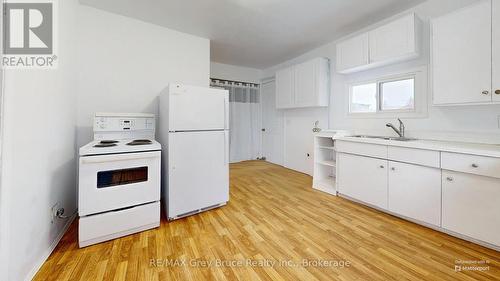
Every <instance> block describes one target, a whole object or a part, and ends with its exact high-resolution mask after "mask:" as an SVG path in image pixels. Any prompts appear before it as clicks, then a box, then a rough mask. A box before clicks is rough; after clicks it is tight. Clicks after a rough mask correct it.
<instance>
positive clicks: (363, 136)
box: [350, 135, 417, 141]
mask: <svg viewBox="0 0 500 281" xmlns="http://www.w3.org/2000/svg"><path fill="white" fill-rule="evenodd" d="M350 137H352V138H363V139H381V140H393V141H415V140H417V139H415V138H407V137H384V136H369V135H354V136H350Z"/></svg>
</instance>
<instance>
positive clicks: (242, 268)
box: [34, 161, 500, 281]
mask: <svg viewBox="0 0 500 281" xmlns="http://www.w3.org/2000/svg"><path fill="white" fill-rule="evenodd" d="M77 228H78V226H77V223H76V222H75V223H73V225H72V226H71V228H70V230H69V231H68V232H67V233H66V234H65V236H64V238H63V239H62V241H61V242H60V243H59V245H58V246H57V248H56V249H55V251H54V252H53V253H52V255H51V256H50V258H49V259H48V260H47V261H46V262H45V264H44V265H43V266H42V268H41V269H40V271H39V272H38V274H37V275H36V277H35V279H34V280H92V281H98V280H193V281H199V280H252V281H254V280H500V264H499V261H500V253H499V252H497V251H494V250H490V249H487V248H484V247H481V246H478V245H475V244H472V243H469V242H466V241H463V240H460V239H457V238H454V237H451V236H448V235H446V234H443V233H440V232H437V231H434V230H431V229H428V228H425V227H422V226H419V225H416V224H413V223H410V222H407V221H404V220H402V219H399V218H396V217H393V216H390V215H387V214H384V213H382V212H379V211H376V210H373V209H370V208H368V207H364V206H362V205H359V204H356V203H353V202H350V201H348V200H346V199H342V198H339V197H335V196H331V195H327V194H324V193H322V192H319V191H315V190H313V189H312V188H311V177H309V176H307V175H304V174H301V173H298V172H294V171H291V170H288V169H285V168H283V167H280V166H276V165H273V164H269V163H266V162H261V161H249V162H243V163H238V164H233V165H231V199H230V202H229V204H228V205H227V206H225V207H222V208H218V209H215V210H211V211H208V212H205V213H202V214H199V215H195V216H191V217H188V218H184V219H180V220H177V221H174V222H167V221H166V220H165V219H162V222H161V226H160V228H158V229H153V230H149V231H145V232H142V233H138V234H135V235H130V236H127V237H123V238H120V239H116V240H113V241H109V242H105V243H101V244H98V245H93V246H90V247H87V248H83V249H78V245H77V233H78V231H77ZM499 235H500V234H499ZM303 259H308V261H307V263H304V261H303ZM317 260H320V262H321V264H319V263H318V261H317ZM168 261H171V262H172V264H170V265H169V264H167V262H168ZM183 261H184V262H186V263H187V264H186V265H183V264H182V262H183ZM217 261H219V262H225V263H230V262H232V263H233V264H232V266H230V265H229V264H225V265H224V266H217V265H216V264H212V265H209V264H203V262H213V263H215V262H217ZM273 261H275V262H276V264H274V265H273V264H272V262H273ZM457 261H488V262H489V263H488V264H486V265H487V266H489V270H486V271H482V272H481V271H461V272H455V265H456V263H457ZM249 262H260V263H261V264H258V265H253V266H252V265H249V264H248V263H249ZM265 262H267V264H264V263H265ZM342 262H345V264H344V267H342V266H341V265H342ZM347 262H348V263H347ZM195 263H197V264H195ZM238 263H240V264H238ZM241 263H243V264H241ZM457 265H458V263H457Z"/></svg>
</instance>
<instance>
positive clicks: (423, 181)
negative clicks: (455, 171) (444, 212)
mask: <svg viewBox="0 0 500 281" xmlns="http://www.w3.org/2000/svg"><path fill="white" fill-rule="evenodd" d="M388 186H389V190H388V192H389V194H388V195H389V196H388V209H389V211H391V212H394V213H397V214H400V215H403V216H405V217H408V218H412V219H415V220H419V221H422V222H425V223H429V224H432V225H435V226H440V223H441V169H436V168H430V167H424V166H418V165H412V164H405V163H399V162H393V161H390V162H389V185H388Z"/></svg>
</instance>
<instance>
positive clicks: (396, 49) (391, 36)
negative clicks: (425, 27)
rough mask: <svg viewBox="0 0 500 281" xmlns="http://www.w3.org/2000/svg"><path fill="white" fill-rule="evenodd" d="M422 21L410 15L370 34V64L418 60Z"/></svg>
mask: <svg viewBox="0 0 500 281" xmlns="http://www.w3.org/2000/svg"><path fill="white" fill-rule="evenodd" d="M419 23H420V21H419V19H418V18H417V17H416V16H415V14H411V15H408V16H406V17H403V18H401V19H398V20H396V21H393V22H391V23H389V24H386V25H384V26H382V27H379V28H377V29H375V30H373V31H371V32H370V62H371V63H391V62H397V61H401V60H407V59H411V58H416V57H417V56H418V54H419V51H420V45H419V44H418V43H419V40H418V37H419V34H420V24H419Z"/></svg>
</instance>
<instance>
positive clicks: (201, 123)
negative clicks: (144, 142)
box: [169, 88, 229, 132]
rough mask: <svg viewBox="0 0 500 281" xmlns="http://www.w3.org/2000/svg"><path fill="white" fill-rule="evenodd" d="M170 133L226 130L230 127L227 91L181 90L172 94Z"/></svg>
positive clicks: (208, 89) (170, 102)
mask: <svg viewBox="0 0 500 281" xmlns="http://www.w3.org/2000/svg"><path fill="white" fill-rule="evenodd" d="M169 99H170V101H169V131H171V132H174V131H196V130H224V129H227V127H228V121H227V120H228V117H229V94H228V91H226V90H216V89H210V88H207V89H206V90H204V91H201V90H199V89H198V90H197V91H194V90H191V91H190V90H189V88H181V89H179V90H178V91H173V92H171V93H170V97H169Z"/></svg>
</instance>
